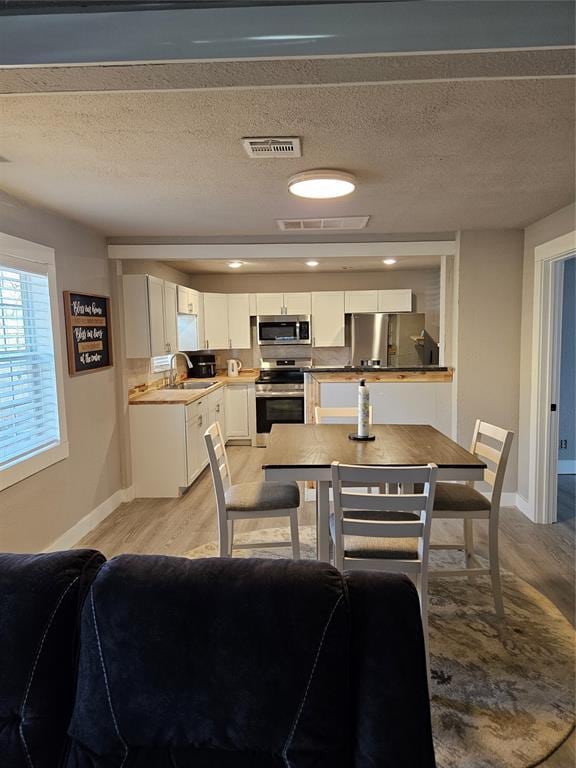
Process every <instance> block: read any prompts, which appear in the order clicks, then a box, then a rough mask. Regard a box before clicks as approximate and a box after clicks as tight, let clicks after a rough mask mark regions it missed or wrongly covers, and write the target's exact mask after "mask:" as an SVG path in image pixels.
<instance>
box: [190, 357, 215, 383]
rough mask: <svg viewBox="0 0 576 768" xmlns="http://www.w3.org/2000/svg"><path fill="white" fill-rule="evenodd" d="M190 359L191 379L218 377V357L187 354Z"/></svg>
mask: <svg viewBox="0 0 576 768" xmlns="http://www.w3.org/2000/svg"><path fill="white" fill-rule="evenodd" d="M186 354H187V355H188V357H189V358H190V363H191V365H190V367H189V368H188V378H189V379H210V378H212V377H213V376H216V355H212V354H207V353H205V352H187V353H186Z"/></svg>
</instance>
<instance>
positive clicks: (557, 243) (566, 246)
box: [529, 231, 576, 523]
mask: <svg viewBox="0 0 576 768" xmlns="http://www.w3.org/2000/svg"><path fill="white" fill-rule="evenodd" d="M575 257H576V231H573V232H570V233H568V234H566V235H563V236H562V237H558V238H556V239H555V240H552V241H550V242H548V243H544V244H543V245H540V246H538V247H537V248H536V249H535V264H534V303H533V335H532V343H533V347H532V395H531V411H530V412H531V419H530V424H531V426H530V489H529V513H530V517H531V518H532V519H533V520H534V521H535V522H537V523H554V522H556V520H557V505H558V468H559V464H558V462H559V439H560V438H559V431H560V423H559V416H560V411H559V407H558V406H559V402H560V380H561V367H560V364H561V341H562V304H563V296H564V280H563V278H564V267H565V265H566V263H567V262H568V261H570V260H573V259H574V258H575ZM573 304H574V300H573V299H571V300H570V299H569V300H568V302H567V309H568V305H573ZM572 343H574V342H573V341H572ZM562 485H563V483H562Z"/></svg>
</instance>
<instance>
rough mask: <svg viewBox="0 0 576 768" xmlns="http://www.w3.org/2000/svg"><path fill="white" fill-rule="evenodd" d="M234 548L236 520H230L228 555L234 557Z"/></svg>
mask: <svg viewBox="0 0 576 768" xmlns="http://www.w3.org/2000/svg"><path fill="white" fill-rule="evenodd" d="M233 549H234V520H228V556H229V557H232V550H233Z"/></svg>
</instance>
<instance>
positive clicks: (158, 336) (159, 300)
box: [123, 275, 178, 358]
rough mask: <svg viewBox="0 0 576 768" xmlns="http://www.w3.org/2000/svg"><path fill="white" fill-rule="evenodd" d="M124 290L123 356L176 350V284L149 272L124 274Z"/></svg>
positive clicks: (157, 353) (156, 353) (165, 352)
mask: <svg viewBox="0 0 576 768" xmlns="http://www.w3.org/2000/svg"><path fill="white" fill-rule="evenodd" d="M123 293H124V337H125V341H126V357H129V358H132V357H157V356H159V355H166V354H170V353H171V352H176V351H177V349H178V332H177V315H176V285H175V284H174V283H165V282H164V280H160V279H159V278H157V277H153V276H152V275H124V277H123Z"/></svg>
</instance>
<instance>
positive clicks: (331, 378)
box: [309, 368, 453, 384]
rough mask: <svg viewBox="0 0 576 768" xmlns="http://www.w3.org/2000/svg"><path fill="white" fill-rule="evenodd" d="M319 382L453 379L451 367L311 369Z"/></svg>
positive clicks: (436, 380)
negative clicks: (392, 369)
mask: <svg viewBox="0 0 576 768" xmlns="http://www.w3.org/2000/svg"><path fill="white" fill-rule="evenodd" d="M309 373H310V375H311V376H312V378H313V379H314V380H315V381H316V382H317V383H318V384H336V383H343V382H347V383H350V382H354V383H357V382H359V381H360V379H365V381H366V383H367V384H371V383H372V384H375V383H376V382H391V383H394V382H407V383H415V382H438V381H452V376H453V371H452V369H451V368H448V369H444V370H424V371H418V370H411V371H362V372H359V371H345V370H342V371H314V370H311V371H309Z"/></svg>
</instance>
